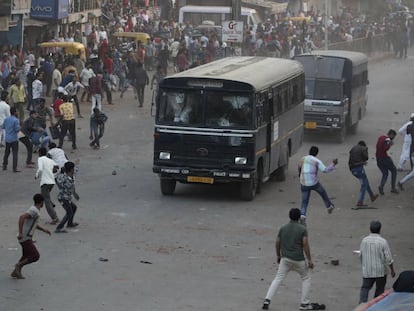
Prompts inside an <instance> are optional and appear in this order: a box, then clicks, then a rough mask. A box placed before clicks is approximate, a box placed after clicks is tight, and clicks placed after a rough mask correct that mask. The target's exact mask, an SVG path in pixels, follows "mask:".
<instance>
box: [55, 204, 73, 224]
mask: <svg viewBox="0 0 414 311" xmlns="http://www.w3.org/2000/svg"><path fill="white" fill-rule="evenodd" d="M60 203H62V206H63V208H64V209H65V212H66V214H65V216H64V217H63V218H62V220H61V222H60V223H59V225H58V226H57V227H56V230H61V229H63V227H64V226H65V224H66V223H68V226H72V225H73V217H75V213H76V210H77V209H78V207H77V206H76V204H75V203H72V202H70V201H67V200H62V201H61V202H60Z"/></svg>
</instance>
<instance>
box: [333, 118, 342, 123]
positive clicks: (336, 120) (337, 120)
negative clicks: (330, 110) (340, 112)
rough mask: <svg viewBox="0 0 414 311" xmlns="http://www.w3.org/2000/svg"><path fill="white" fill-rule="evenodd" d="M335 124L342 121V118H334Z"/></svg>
mask: <svg viewBox="0 0 414 311" xmlns="http://www.w3.org/2000/svg"><path fill="white" fill-rule="evenodd" d="M333 120H334V122H336V123H339V122H340V121H341V119H340V118H333Z"/></svg>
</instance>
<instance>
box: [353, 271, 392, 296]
mask: <svg viewBox="0 0 414 311" xmlns="http://www.w3.org/2000/svg"><path fill="white" fill-rule="evenodd" d="M374 283H376V285H375V294H374V297H378V296H379V295H381V294H382V293H384V289H385V284H386V283H387V276H386V275H385V276H382V277H377V278H363V279H362V286H361V292H360V295H359V303H364V302H367V301H368V294H369V291H370V290H371V288H372V286H373V285H374Z"/></svg>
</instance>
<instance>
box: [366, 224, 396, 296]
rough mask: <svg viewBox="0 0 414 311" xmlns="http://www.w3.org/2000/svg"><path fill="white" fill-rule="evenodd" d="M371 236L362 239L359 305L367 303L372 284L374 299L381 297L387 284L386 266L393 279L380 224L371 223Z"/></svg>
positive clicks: (389, 257)
mask: <svg viewBox="0 0 414 311" xmlns="http://www.w3.org/2000/svg"><path fill="white" fill-rule="evenodd" d="M370 231H371V234H370V235H368V236H366V237H365V238H363V239H362V242H361V246H360V248H359V250H360V256H361V263H362V286H361V292H360V297H359V303H364V302H367V301H368V294H369V291H370V290H371V288H372V286H373V285H374V283H375V284H376V287H375V294H374V297H377V296H379V295H381V294H382V293H383V292H384V289H385V283H386V282H387V266H388V267H389V268H390V271H391V276H392V277H395V271H394V264H393V262H394V261H393V259H392V255H391V250H390V247H389V246H388V242H387V240H385V239H384V238H383V237H381V236H380V231H381V222H379V221H371V224H370Z"/></svg>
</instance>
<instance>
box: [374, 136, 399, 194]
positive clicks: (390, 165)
mask: <svg viewBox="0 0 414 311" xmlns="http://www.w3.org/2000/svg"><path fill="white" fill-rule="evenodd" d="M396 135H397V133H396V132H395V131H394V130H389V131H388V134H387V135H381V136H380V137H378V140H377V149H376V153H375V156H376V158H377V166H378V168H379V169H380V171H381V173H382V178H381V183H380V185H379V187H378V190H379V193H380V194H381V195H384V186H385V183H386V182H387V179H388V171H390V172H391V192H392V193H398V190H397V188H395V183H396V180H397V168H396V167H395V165H394V162H393V161H392V159H391V157H390V156H388V154H387V151H388V150H389V149H390V148H391V146H392V145H393V144H394V142H393V139H394V138H395V136H396Z"/></svg>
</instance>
